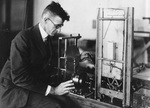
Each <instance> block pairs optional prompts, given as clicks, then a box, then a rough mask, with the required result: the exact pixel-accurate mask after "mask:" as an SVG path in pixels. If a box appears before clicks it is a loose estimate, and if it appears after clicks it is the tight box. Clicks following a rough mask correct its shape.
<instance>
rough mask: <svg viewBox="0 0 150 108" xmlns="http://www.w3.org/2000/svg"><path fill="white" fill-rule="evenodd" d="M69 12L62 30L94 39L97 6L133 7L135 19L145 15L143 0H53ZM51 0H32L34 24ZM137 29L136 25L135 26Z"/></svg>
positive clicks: (137, 19) (138, 19)
mask: <svg viewBox="0 0 150 108" xmlns="http://www.w3.org/2000/svg"><path fill="white" fill-rule="evenodd" d="M55 1H58V2H59V3H60V4H61V5H62V7H63V8H64V9H65V10H66V11H67V12H68V13H69V15H70V21H69V22H66V23H65V24H64V27H63V28H62V32H63V33H66V34H74V33H75V34H77V33H80V34H81V36H82V38H86V39H95V38H96V29H94V28H93V20H96V18H97V11H98V8H99V7H135V21H137V22H138V25H137V24H135V25H137V26H141V24H139V21H141V20H142V17H143V16H144V15H145V9H144V6H145V0H55ZM50 2H51V0H34V24H36V23H38V21H39V20H40V17H41V13H42V11H43V9H44V8H45V7H46V6H47V5H48V4H49V3H50ZM137 29H138V27H137Z"/></svg>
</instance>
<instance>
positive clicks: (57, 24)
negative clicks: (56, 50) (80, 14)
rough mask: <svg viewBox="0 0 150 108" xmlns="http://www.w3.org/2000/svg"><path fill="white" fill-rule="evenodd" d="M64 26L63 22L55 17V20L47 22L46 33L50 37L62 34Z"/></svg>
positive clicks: (51, 19)
mask: <svg viewBox="0 0 150 108" xmlns="http://www.w3.org/2000/svg"><path fill="white" fill-rule="evenodd" d="M62 26H63V21H62V19H61V18H60V17H59V16H55V17H53V18H50V17H49V18H47V19H46V21H45V31H46V32H47V33H48V34H49V35H50V36H54V34H56V33H58V32H60V30H61V27H62Z"/></svg>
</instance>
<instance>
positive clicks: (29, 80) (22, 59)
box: [10, 36, 48, 95]
mask: <svg viewBox="0 0 150 108" xmlns="http://www.w3.org/2000/svg"><path fill="white" fill-rule="evenodd" d="M27 43H28V41H27V39H26V38H25V37H24V36H16V38H15V39H14V40H13V41H12V44H11V51H10V63H11V77H12V81H13V83H14V84H15V85H17V86H19V87H22V88H25V89H28V90H31V91H34V92H38V93H41V94H43V95H45V92H46V89H47V86H48V85H47V84H45V83H43V82H41V81H40V80H38V79H37V78H36V77H35V76H33V75H31V73H32V70H31V67H30V47H29V46H28V44H27Z"/></svg>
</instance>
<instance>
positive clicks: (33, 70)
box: [0, 25, 52, 108]
mask: <svg viewBox="0 0 150 108" xmlns="http://www.w3.org/2000/svg"><path fill="white" fill-rule="evenodd" d="M50 51H51V54H50V57H48V55H47V53H46V49H45V46H44V42H43V40H42V37H41V34H40V31H39V27H38V25H36V26H34V27H31V28H29V29H26V30H23V31H21V32H20V33H18V35H17V36H16V37H15V38H14V39H13V40H12V43H11V51H10V57H9V59H8V60H7V61H6V63H5V65H4V67H3V69H2V71H1V75H0V79H1V80H0V108H16V107H17V108H18V107H22V106H24V105H25V104H26V102H27V100H28V95H29V93H30V92H31V91H32V92H37V93H40V94H43V95H45V92H46V89H47V85H48V84H49V78H50V77H49V76H50V74H51V70H50V69H51V68H50V67H49V66H50V62H49V61H51V58H52V50H51V48H50Z"/></svg>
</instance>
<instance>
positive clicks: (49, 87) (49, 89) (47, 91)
mask: <svg viewBox="0 0 150 108" xmlns="http://www.w3.org/2000/svg"><path fill="white" fill-rule="evenodd" d="M51 88H52V87H51V86H50V85H48V86H47V89H46V92H45V96H47V95H48V94H49V93H50V91H51Z"/></svg>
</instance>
